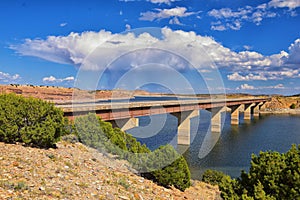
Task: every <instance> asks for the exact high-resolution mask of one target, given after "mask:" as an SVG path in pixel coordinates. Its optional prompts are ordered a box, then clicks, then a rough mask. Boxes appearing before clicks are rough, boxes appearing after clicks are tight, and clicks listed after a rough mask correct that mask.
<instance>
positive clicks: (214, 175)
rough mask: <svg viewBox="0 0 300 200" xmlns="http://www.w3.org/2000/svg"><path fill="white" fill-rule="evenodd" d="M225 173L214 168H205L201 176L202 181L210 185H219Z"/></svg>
mask: <svg viewBox="0 0 300 200" xmlns="http://www.w3.org/2000/svg"><path fill="white" fill-rule="evenodd" d="M225 176H226V175H225V174H224V173H223V172H219V171H216V170H211V169H209V170H206V171H205V172H204V174H203V176H202V181H203V182H205V183H209V184H211V185H219V184H220V183H221V182H222V179H223V178H224V177H225Z"/></svg>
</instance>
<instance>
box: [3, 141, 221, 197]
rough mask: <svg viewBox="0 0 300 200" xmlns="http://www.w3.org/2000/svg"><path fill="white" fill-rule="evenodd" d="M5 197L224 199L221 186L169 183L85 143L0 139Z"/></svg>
mask: <svg viewBox="0 0 300 200" xmlns="http://www.w3.org/2000/svg"><path fill="white" fill-rule="evenodd" d="M0 166H1V168H0V199H107V200H110V199H111V200H112V199H123V200H127V199H128V200H129V199H140V200H142V199H168V200H169V199H193V200H194V199H203V200H205V199H207V200H212V199H220V193H219V191H218V189H217V187H213V186H210V185H208V184H205V183H202V182H199V181H193V186H192V187H191V188H189V189H187V190H186V191H185V192H180V191H178V190H176V189H174V188H171V189H166V188H163V187H160V186H158V185H156V184H155V183H153V182H152V181H149V180H146V179H144V178H142V177H140V176H137V175H135V174H134V173H133V172H131V170H130V168H129V165H128V163H127V162H125V161H120V160H115V159H113V158H112V157H111V156H109V155H108V156H106V155H103V154H101V153H98V152H97V151H95V150H93V149H90V148H87V147H86V146H84V145H82V144H80V143H76V144H71V143H67V142H64V141H63V142H60V143H58V145H57V149H48V150H45V149H37V148H31V147H23V146H21V145H14V144H4V143H0Z"/></svg>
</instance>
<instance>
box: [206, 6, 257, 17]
mask: <svg viewBox="0 0 300 200" xmlns="http://www.w3.org/2000/svg"><path fill="white" fill-rule="evenodd" d="M251 12H252V7H246V8H239V9H238V11H232V10H231V9H230V8H221V9H219V10H217V9H213V10H211V11H209V12H208V15H209V16H212V17H215V18H217V19H223V18H242V17H245V16H247V14H249V13H251Z"/></svg>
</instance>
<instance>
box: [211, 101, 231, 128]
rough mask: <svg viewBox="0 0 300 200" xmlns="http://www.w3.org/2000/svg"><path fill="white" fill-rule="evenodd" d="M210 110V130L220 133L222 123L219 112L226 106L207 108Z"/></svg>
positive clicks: (223, 110) (225, 109)
mask: <svg viewBox="0 0 300 200" xmlns="http://www.w3.org/2000/svg"><path fill="white" fill-rule="evenodd" d="M208 110H209V111H210V112H211V125H210V127H211V132H216V133H221V130H222V124H221V114H222V112H226V111H227V107H226V106H224V107H219V108H213V109H208Z"/></svg>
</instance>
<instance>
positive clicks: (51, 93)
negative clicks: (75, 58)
mask: <svg viewBox="0 0 300 200" xmlns="http://www.w3.org/2000/svg"><path fill="white" fill-rule="evenodd" d="M0 93H16V94H20V95H22V96H25V97H36V98H40V99H44V100H48V101H61V100H64V101H66V100H72V98H73V94H76V95H78V96H80V98H86V99H94V98H96V99H110V98H130V97H132V96H135V95H150V93H149V92H147V91H143V90H135V91H126V90H113V91H110V90H97V91H86V90H79V89H75V88H63V87H53V86H34V85H17V84H10V85H0Z"/></svg>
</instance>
